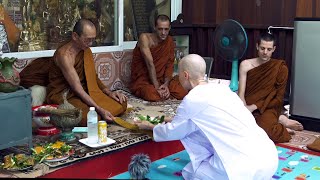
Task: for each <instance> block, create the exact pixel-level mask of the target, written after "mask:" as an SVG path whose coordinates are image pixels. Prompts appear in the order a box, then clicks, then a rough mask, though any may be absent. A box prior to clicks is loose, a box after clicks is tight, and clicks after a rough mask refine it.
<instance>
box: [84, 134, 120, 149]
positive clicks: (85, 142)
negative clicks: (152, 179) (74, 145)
mask: <svg viewBox="0 0 320 180" xmlns="http://www.w3.org/2000/svg"><path fill="white" fill-rule="evenodd" d="M87 139H88V138H84V139H80V140H79V141H80V142H81V143H82V144H85V145H87V146H89V147H92V148H99V147H103V146H109V145H111V144H113V143H115V142H116V141H115V140H113V139H110V138H108V137H107V143H104V144H99V143H94V144H89V143H87Z"/></svg>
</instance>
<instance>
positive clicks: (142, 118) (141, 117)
mask: <svg viewBox="0 0 320 180" xmlns="http://www.w3.org/2000/svg"><path fill="white" fill-rule="evenodd" d="M138 118H139V119H140V120H141V121H145V120H147V119H146V117H145V116H142V115H141V114H139V115H138Z"/></svg>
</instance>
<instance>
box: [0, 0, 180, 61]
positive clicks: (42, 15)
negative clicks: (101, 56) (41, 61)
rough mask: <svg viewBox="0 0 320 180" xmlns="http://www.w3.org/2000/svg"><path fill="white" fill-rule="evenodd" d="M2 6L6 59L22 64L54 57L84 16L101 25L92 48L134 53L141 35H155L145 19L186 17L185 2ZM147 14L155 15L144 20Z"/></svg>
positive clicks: (90, 0)
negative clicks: (163, 15) (183, 4)
mask: <svg viewBox="0 0 320 180" xmlns="http://www.w3.org/2000/svg"><path fill="white" fill-rule="evenodd" d="M0 3H1V7H2V8H1V7H0V21H1V22H2V24H4V26H5V29H6V33H7V38H8V42H9V46H10V48H9V49H10V52H9V53H5V52H3V54H2V56H3V57H17V58H23V59H26V58H35V57H46V56H52V55H53V53H54V50H55V49H56V48H57V47H58V46H59V45H60V44H61V43H63V42H65V41H68V40H69V39H70V36H71V32H72V30H73V29H72V28H73V26H74V24H75V22H76V21H77V20H78V19H79V18H81V17H84V18H88V19H91V20H92V21H93V22H94V24H95V25H96V27H97V37H96V39H95V41H94V43H93V45H92V47H91V49H92V51H93V52H94V53H99V52H111V51H121V50H123V49H132V48H133V47H134V45H135V44H136V40H137V37H138V34H139V33H140V32H142V31H145V30H146V28H149V32H150V31H151V30H152V29H151V25H150V24H149V23H145V24H143V23H141V22H142V21H141V18H148V19H149V20H150V19H152V18H154V17H155V16H156V15H157V14H160V13H161V14H167V15H170V14H171V18H172V17H173V16H174V17H176V16H177V14H178V13H180V12H181V0H0ZM178 6H180V7H178ZM175 7H178V8H176V9H173V8H175ZM139 9H140V10H141V9H143V10H146V11H145V12H142V11H139ZM177 9H178V10H177ZM177 12H178V13H177ZM144 13H145V14H146V13H147V14H148V13H149V14H153V16H149V15H147V17H145V16H143V15H144ZM8 17H10V18H8ZM149 17H150V18H149ZM139 18H140V19H139ZM147 25H148V27H147ZM9 30H10V31H9Z"/></svg>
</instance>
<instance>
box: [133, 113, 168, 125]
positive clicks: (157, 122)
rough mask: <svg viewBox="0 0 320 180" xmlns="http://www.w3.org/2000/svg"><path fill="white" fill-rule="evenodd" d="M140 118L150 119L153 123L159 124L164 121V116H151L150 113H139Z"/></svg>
mask: <svg viewBox="0 0 320 180" xmlns="http://www.w3.org/2000/svg"><path fill="white" fill-rule="evenodd" d="M134 120H137V119H134ZM138 120H141V121H149V122H150V123H151V124H154V125H157V124H161V123H162V122H164V116H161V117H159V116H156V117H151V116H149V115H146V116H143V115H138Z"/></svg>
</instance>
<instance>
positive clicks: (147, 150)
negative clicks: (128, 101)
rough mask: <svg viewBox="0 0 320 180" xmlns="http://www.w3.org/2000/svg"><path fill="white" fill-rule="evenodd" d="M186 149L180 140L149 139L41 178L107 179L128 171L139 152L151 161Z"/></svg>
mask: <svg viewBox="0 0 320 180" xmlns="http://www.w3.org/2000/svg"><path fill="white" fill-rule="evenodd" d="M182 150H184V147H183V145H182V144H181V142H180V141H169V142H154V141H148V142H143V143H141V144H137V145H133V146H131V147H129V148H126V149H123V150H120V151H116V152H111V153H108V154H106V155H103V156H99V157H95V158H92V159H88V160H85V161H81V162H77V163H75V164H73V165H71V166H67V167H64V168H62V169H59V170H57V171H54V172H52V173H49V174H47V175H44V176H41V178H76V179H78V178H79V179H80V178H81V179H93V178H97V179H106V178H110V177H113V176H115V175H118V174H120V173H123V172H126V171H128V165H129V163H130V160H131V157H132V156H133V155H135V154H138V153H144V154H147V155H149V157H150V159H151V161H156V160H158V159H161V158H164V157H166V156H169V155H171V154H174V153H177V152H180V151H182Z"/></svg>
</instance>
